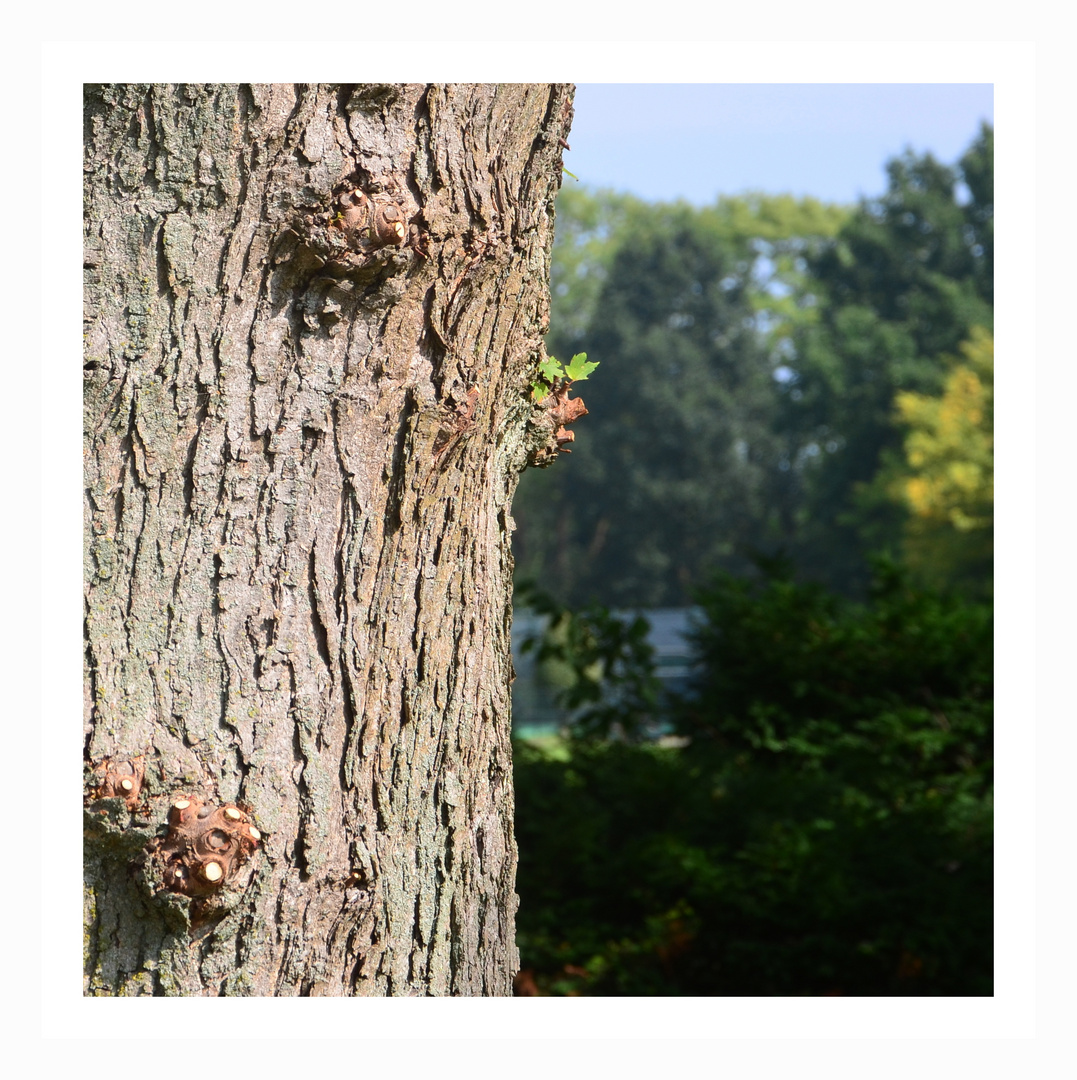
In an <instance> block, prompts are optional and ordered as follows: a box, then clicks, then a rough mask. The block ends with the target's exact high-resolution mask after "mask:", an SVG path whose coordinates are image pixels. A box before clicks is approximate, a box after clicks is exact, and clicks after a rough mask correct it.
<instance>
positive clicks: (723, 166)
mask: <svg viewBox="0 0 1077 1080" xmlns="http://www.w3.org/2000/svg"><path fill="white" fill-rule="evenodd" d="M993 91H994V88H993V86H992V84H990V83H869V84H864V83H831V84H827V83H801V84H792V83H789V84H769V83H677V84H631V83H579V84H577V87H576V116H575V120H574V121H573V125H572V132H571V134H570V136H569V143H570V145H571V146H572V149H571V151H566V153H565V166H566V168H568V169H569V170H571V171H572V172H573V173H575V175H576V176H578V177H579V179H580V182H581V183H584V184H587V185H588V186H589V187H598V188H602V187H609V188H614V189H615V190H618V191H628V192H631V193H632V194H634V195H638V196H640V197H641V198H644V199H649V200H659V199H661V200H667V199H677V198H684V199H687V200H689V201H690V202H693V203H695V204H697V205H704V204H706V203H710V202H713V201H714V199H715V197H716V196H718V195H719V194H723V195H731V194H737V193H739V192H743V191H747V190H759V191H766V192H771V193H779V192H789V193H792V194H794V195H814V196H815V197H816V198H819V199H823V200H824V201H828V202H854V201H855V200H856V199H857V198H859V197H860V196H861V195H866V196H874V195H879V194H881V193H882V192H883V191H884V190H885V188H886V174H885V171H884V164H885V162H886V161H887V160H888V159H889V158H891V157H894V156H896V155H897V154H900V153H901V152H902V151H903V150H904V149H905V148H906V147H909V146H911V147H912V148H913V149H914V150H916V151H917V152H920V153H922V152H924V151H928V150H929V151H931V153H932V154H934V155H935V157H937V158H938V159H939V160H941V161H943V162H946V163H948V164H950V163H953V162H956V161H957V159H958V158H959V157H960V156H961V154H962V153H963V152H964V150H965V149H966V148H967V147H968V145H969V143H971V142H972V140H973V139H974V138H975V136H976V134H977V132H978V131H979V127H980V122H981V121H982V120H986V121H988V122H989V123H993V121H994V92H993ZM565 182H566V183H568V184H571V183H573V181H572V179H571V178H566V180H565Z"/></svg>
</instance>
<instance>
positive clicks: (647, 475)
mask: <svg viewBox="0 0 1077 1080" xmlns="http://www.w3.org/2000/svg"><path fill="white" fill-rule="evenodd" d="M563 198H564V200H565V202H564V204H563V205H564V210H565V212H564V215H563V217H562V222H564V223H565V230H564V232H559V234H558V241H557V245H558V246H557V248H556V252H557V254H556V256H555V264H556V266H557V271H556V273H555V275H554V296H555V301H554V304H555V308H554V324H553V325H554V330H553V331H552V336H551V349H553V350H554V351H555V352H556V351H557V350H561V351H562V352H563V353H565V354H566V355H570V354H572V353H575V352H577V351H586V352H587V354H588V357H589V358H590V359H592V360H597V361H599V362H600V363H602V365H603V366H602V367H601V368H600V370H599V371H598V372H597V373H596V374H595V376H594V378H593V380H592V382H591V383H590V384H589V386H588V401H589V403H590V404H591V407H592V413H593V415H592V419H591V421H590V424H591V431H592V438H590V439H589V440H588V441H587V442H586V443H585V444H583V445H581V446H580V447H579V448H578V450H576V449H575V448H574V456H573V459H572V466H571V469H566V470H558V471H557V472H555V473H551V474H548V475H541V476H538V475H536V476H535V477H534V478H533V479H529V481H528V483H527V485H526V487H525V488H524V489H523V490H522V491H521V498H520V502H519V504H518V508H519V513H518V516H519V519H520V523H521V530H520V537H519V543H518V558H519V565H520V573H521V576H523V577H527V576H533V577H536V578H539V579H540V580H541V582H542V585H543V587H545V588H548V589H550V590H551V591H553V592H554V593H556V594H557V595H558V596H559V597H561V598H570V597H573V596H575V598H576V599H586V598H589V597H597V598H599V599H601V600H602V601H603V602H605V603H610V604H628V605H643V606H654V605H660V604H677V603H684V602H685V601H686V599H687V597H688V595H689V591H690V587H691V584H692V582H694V581H695V580H697V579H698V577H699V575H700V574H701V573H703V572H705V571H706V569H707V568H709V567H712V566H715V565H725V566H731V567H739V568H743V567H744V566H746V565H747V563H746V560H745V558H744V555H745V552H746V551H748V550H750V549H752V548H763V547H768V546H774V545H776V544H779V543H781V542H782V538H783V536H784V533H785V531H786V530H787V529H788V528H789V527H790V525H791V520H792V519H791V515H792V511H793V507H792V505H791V504H790V502H789V500H790V498H791V497H792V495H793V492H792V489H791V488H790V486H789V484H788V483H787V479H788V478H787V477H786V476H784V475H782V474H781V472H780V470H779V462H780V460H782V459H783V458H784V457H785V456H786V455H785V453H784V451H783V449H782V446H781V445H780V442H779V437H778V436H777V435H776V428H777V423H776V419H777V417H776V409H777V407H778V405H779V401H778V397H777V394H776V390H775V385H774V372H775V369H776V367H777V366H778V365H780V363H781V355H782V349H783V348H784V343H783V339H782V337H781V336H780V335H779V332H778V331H779V327H780V326H781V327H786V332H788V325H789V324H790V322H791V321H792V318H793V316H792V315H791V311H792V312H795V311H796V310H797V308H796V307H795V304H793V305H791V303H790V297H791V296H792V295H793V294H794V293H795V292H796V291H798V290H799V288H800V287H801V279H802V277H803V268H804V263H803V257H802V254H801V253H802V252H807V251H809V250H811V249H812V248H813V246H817V244H818V241H819V239H820V235H828V234H830V233H832V232H833V231H834V229H836V227H837V224H838V223H839V222H840V220H841V217H842V215H841V214H840V213H838V212H831V211H829V210H828V209H827V208H824V207H822V206H821V205H820V204H818V203H815V202H813V201H811V200H806V201H804V202H803V203H798V202H796V201H794V200H792V199H788V198H767V197H763V196H753V197H751V198H747V199H740V200H721V201H720V202H719V203H718V205H717V206H716V207H712V208H708V209H706V210H694V209H692V208H691V207H689V206H687V205H684V204H675V205H659V206H654V207H647V206H646V204H643V203H640V202H639V201H638V200H634V199H631V198H629V197H626V196H612V195H608V194H605V193H603V194H599V195H597V196H589V195H587V194H585V193H583V194H581V193H579V192H576V191H573V190H567V191H565V192H564V193H563ZM790 309H791V311H790ZM562 313H563V315H562ZM581 593H582V596H581V595H580V594H581Z"/></svg>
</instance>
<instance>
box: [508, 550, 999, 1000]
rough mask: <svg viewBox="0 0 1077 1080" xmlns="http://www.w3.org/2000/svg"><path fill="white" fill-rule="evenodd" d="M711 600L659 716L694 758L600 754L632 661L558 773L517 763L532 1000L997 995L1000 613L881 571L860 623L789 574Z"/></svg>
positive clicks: (598, 624) (602, 642) (542, 761)
mask: <svg viewBox="0 0 1077 1080" xmlns="http://www.w3.org/2000/svg"><path fill="white" fill-rule="evenodd" d="M700 601H701V606H702V610H703V612H704V622H703V625H702V627H701V629H700V631H699V633H698V636H697V639H696V645H697V650H698V656H699V659H700V663H701V668H700V678H699V680H698V683H697V685H696V687H695V690H694V691H693V692H692V693H691V694H689V695H687V696H685V697H684V698H683V699H681V700H680V701H679V702H673V703H671V704H668V705H667V706H666V708H665V715H666V718H667V720H668V723H669V725H670V726H672V727H673V728H675V729H676V730H677V731H679V732H680V733H681V734H682V742H686V745H680V746H662V745H660V744H659V745H655V744H647V743H644V744H634V743H632V742H628V741H624V740H622V739H614V740H613V741H610V740H609V739H605V740H603V739H600V738H596V737H595V734H596V733H598V732H601V731H602V730H603V729H604V730H605V731H606V732H607V733H609V732H611V731H617V730H624V729H628V728H630V727H631V724H625V725H622V724H621V723H620V720H619V718H618V714H617V708H616V702H617V701H618V699H619V695H621V693H622V688H621V687H620V686H618V680H619V678H620V677H621V676H620V674H619V672H620V673H623V672H625V671H627V670H629V669H630V668H631V664H628V665H625V664H624V663H622V665H621V666H620V667H618V666H617V664H612V665H608V666H606V667H605V668H604V669H603V670H604V671H605V672H606V678H605V679H603V680H597V681H598V682H600V683H601V686H600V688H599V690H598V694H599V699H600V701H601V702H603V703H604V705H605V707H606V711H605V712H601V713H596V712H593V713H592V714H591V717H590V719H589V721H588V724H587V728H586V731H583V732H581V731H577V733H576V735H575V736H574V737H573V738H572V739H571V740H570V741H569V743H568V750H569V752H568V753H567V754H562V755H561V756H560V757H558V758H554V757H551V756H550V755H548V754H546V753H544V752H541V751H539V750H536V749H532V748H530V747H528V746H521V747H520V748H518V751H517V759H516V772H515V787H516V794H517V830H516V831H517V838H518V844H519V849H520V867H519V876H518V890H519V892H520V895H521V899H522V903H521V908H520V912H519V915H518V926H519V943H520V949H521V963H522V965H523V966H524V968H526V969H529V970H530V971H531V972H532V974H533V976H534V978H535V980H536V983H537V985H538V987H539V989H540V991H542V992H545V993H552V994H565V993H570V994H600V995H601V994H632V995H640V994H670V995H689V994H700V995H715V994H718V995H775V994H780V995H802V994H812V995H819V994H881V995H901V994H918V995H924V994H928V995H930V994H946V995H954V994H963V995H964V994H968V995H979V994H990V993H991V992H992V990H991V985H992V984H991V978H992V959H991V955H992V954H991V949H992V913H991V896H992V848H991V829H992V801H991V711H992V709H991V688H992V683H991V678H992V675H991V671H992V665H991V619H990V612H989V609H988V608H986V607H985V606H982V605H976V604H971V603H967V602H959V601H956V600H952V599H951V600H945V599H942V598H940V597H938V596H935V595H933V594H931V593H925V592H922V591H918V590H915V589H912V588H910V587H909V586H908V585H907V583H906V582H905V580H904V578H903V577H902V576H901V575H900V574H899V573H898V572H897V571H896V570H894V569H893V568H892V567H884V566H881V567H879V568H878V571H877V577H876V580H875V584H874V587H873V590H872V593H871V598H870V600H869V602H868V603H867V604H865V605H862V606H858V605H854V604H852V603H850V602H849V601H847V600H844V599H842V598H840V597H838V596H836V595H834V594H832V593H828V592H826V591H824V590H822V589H820V588H817V587H807V586H801V585H796V584H794V583H793V582H792V581H790V580H789V578H788V575H787V574H786V573H785V572H784V571H783V569H782V568H781V567H780V566H778V565H771V566H770V567H769V568H768V574H767V576H766V577H764V578H762V579H757V580H754V581H750V582H749V581H745V580H739V579H734V578H731V577H728V576H723V577H720V578H718V579H716V580H715V581H714V582H713V584H712V585H711V586H709V587H708V588H707V589H705V590H703V592H702V593H701V594H700ZM563 618H564V615H563V613H562V620H563ZM574 618H575V619H577V620H578V621H581V622H582V623H584V624H585V627H584V628H582V629H580V628H577V629H575V630H572V631H570V632H569V634H568V635H567V637H566V636H565V635H563V638H562V640H578V639H587V638H588V637H590V638H591V644H590V646H589V648H590V655H600V654H602V652H603V650H604V649H608V650H611V651H613V652H617V649H616V647H615V643H616V641H617V639H618V635H620V634H623V630H622V631H615V630H613V629H612V627H611V625H610V623H609V622H608V613H605V615H604V616H603V615H601V614H600V615H599V617H598V618H596V617H595V613H594V612H591V613H587V614H585V615H578V616H575V617H574ZM562 652H563V650H562ZM618 655H620V656H622V657H623V656H624V653H623V651H622V652H621V653H619V654H618ZM583 659H585V658H584V657H581V664H582V662H583ZM646 661H647V658H646V656H644V655H642V654H637V657H636V661H635V662H636V663H637V666H638V667H639V670H637V671H636V672H635V673H634V674H633V675H632V678H634V679H637V680H638V679H639V678H640V677H641V676H645V675H646V671H647V663H646ZM652 674H653V673H652ZM595 681H596V680H594V679H592V682H595ZM589 693H593V691H589ZM631 696H632V695H629V697H630V698H631ZM648 705H649V707H651V708H652V710H653V704H652V702H650V701H649V702H648ZM598 716H601V723H596V718H597V717H598ZM653 719H654V715H653V711H652V713H651V714H650V720H651V721H652V722H653Z"/></svg>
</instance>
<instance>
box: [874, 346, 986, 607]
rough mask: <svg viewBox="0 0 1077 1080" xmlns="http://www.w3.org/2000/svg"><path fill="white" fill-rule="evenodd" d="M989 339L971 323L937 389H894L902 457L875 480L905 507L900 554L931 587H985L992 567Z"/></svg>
mask: <svg viewBox="0 0 1077 1080" xmlns="http://www.w3.org/2000/svg"><path fill="white" fill-rule="evenodd" d="M994 357H995V350H994V342H993V341H992V339H991V335H990V334H988V333H987V331H986V330H984V329H983V328H982V327H973V330H972V335H971V337H970V338H969V340H968V341H966V342H963V343H962V345H961V359H960V360H954V361H952V362H951V366H950V371H949V373H948V374H947V376H946V381H945V384H944V386H943V391H942V393H941V394H940V395H939V396H938V397H933V396H931V395H929V394H913V393H910V392H904V393H900V394H898V396H897V410H898V416H899V418H900V420H901V422H902V423H903V424H904V425H905V427H906V429H907V434H906V436H905V445H904V448H903V449H904V454H903V459H900V460H896V461H895V462H894V464H893V466H892V468H890V469H888V470H883V471H882V473H881V474H880V476H879V477H878V478H877V480H876V483H877V484H883V485H885V486H886V488H887V491H888V493H889V494H890V495H891V497H892V498H894V499H896V500H898V501H899V502H901V503H902V504H904V505H905V506H906V507H907V508H908V511H909V515H908V519H907V521H906V523H905V537H904V547H903V556H904V562H905V564H906V565H907V566H908V567H909V568H910V570H912V571H913V572H914V573H915V574H916V575H917V577H918V578H919V579H920V580H921V581H924V582H926V583H928V584H930V585H932V586H933V587H935V588H945V587H947V586H950V587H953V586H955V585H956V586H958V587H960V588H962V589H963V590H965V591H966V592H970V593H972V594H978V595H981V596H989V595H991V593H992V591H993V590H992V584H993V583H992V570H993V566H994V501H995V500H994V490H995V485H994V475H995V471H994V442H995V441H994Z"/></svg>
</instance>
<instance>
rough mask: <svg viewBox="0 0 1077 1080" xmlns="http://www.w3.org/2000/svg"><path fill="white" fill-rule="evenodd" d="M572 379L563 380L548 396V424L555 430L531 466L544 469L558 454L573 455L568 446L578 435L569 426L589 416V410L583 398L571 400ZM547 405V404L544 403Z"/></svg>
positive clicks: (533, 459)
mask: <svg viewBox="0 0 1077 1080" xmlns="http://www.w3.org/2000/svg"><path fill="white" fill-rule="evenodd" d="M571 384H572V380H571V379H562V380H560V381H559V382H558V383H557V385H555V386H554V388H553V389H552V390H551V391H550V393H549V394H548V395H547V398H546V400H547V401H548V402H549V405H548V406H547V409H546V416H547V418H548V419H547V423H548V424H549V426H550V427H551V428H554V429H555V430H554V432H553V437H552V439H551V440H550V441H549V442H548V443H547V444H546V445H545V446H542V447H540V448H539V449H538V450H536V451H535V452H534V453H533V454H532V456H531V459H530V464H531V465H534V466H537V467H538V468H540V469H542V468H545V467H546V466H547V465H550V464H552V463H553V462H554V461H555V460H556V458H557V455H558V454H571V453H572V451H571V450H569V448H568V444H569V443H570V442H574V441H575V439H576V433H575V432H574V431H569V430H568V426H567V425H569V424H571V423H573V422H574V421H576V420H579V418H580V417H581V416H586V415H587V409H586V407H585V406H584V404H583V398H570V397H569V396H568V390H569V386H571ZM543 404H545V402H544V403H543Z"/></svg>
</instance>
